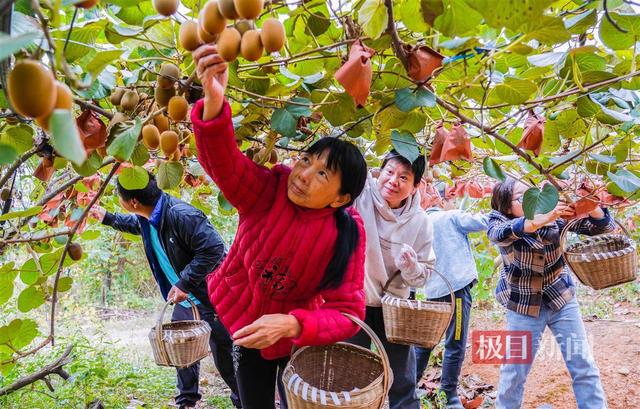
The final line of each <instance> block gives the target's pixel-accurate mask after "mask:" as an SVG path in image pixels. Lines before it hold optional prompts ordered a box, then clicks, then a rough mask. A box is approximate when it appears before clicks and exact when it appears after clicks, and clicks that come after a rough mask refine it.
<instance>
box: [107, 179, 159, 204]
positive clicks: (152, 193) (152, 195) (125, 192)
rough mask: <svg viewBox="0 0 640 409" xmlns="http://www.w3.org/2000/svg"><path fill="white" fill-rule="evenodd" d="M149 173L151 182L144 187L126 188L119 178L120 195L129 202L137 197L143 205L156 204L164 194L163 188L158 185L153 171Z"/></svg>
mask: <svg viewBox="0 0 640 409" xmlns="http://www.w3.org/2000/svg"><path fill="white" fill-rule="evenodd" d="M148 173H149V183H147V186H146V187H144V188H143V189H131V190H129V189H125V188H124V187H122V185H121V184H120V178H118V182H117V185H118V195H120V197H121V198H122V199H124V200H126V201H127V202H128V201H130V200H131V199H136V200H137V201H138V202H140V204H142V205H143V206H155V205H156V203H158V200H160V196H162V190H160V188H159V187H158V183H157V182H156V177H155V176H153V174H152V173H151V172H148Z"/></svg>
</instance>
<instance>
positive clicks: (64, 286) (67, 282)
mask: <svg viewBox="0 0 640 409" xmlns="http://www.w3.org/2000/svg"><path fill="white" fill-rule="evenodd" d="M72 285H73V278H71V277H61V278H60V280H58V291H59V292H61V293H64V292H66V291H69V290H70V289H71V286H72Z"/></svg>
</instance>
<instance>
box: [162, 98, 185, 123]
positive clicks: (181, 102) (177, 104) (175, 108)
mask: <svg viewBox="0 0 640 409" xmlns="http://www.w3.org/2000/svg"><path fill="white" fill-rule="evenodd" d="M188 110H189V103H188V102H187V99H186V98H185V97H183V96H182V95H176V96H175V97H172V98H171V99H170V100H169V107H168V108H167V114H168V115H169V118H171V119H173V120H174V121H176V122H180V121H184V120H185V119H186V118H187V111H188Z"/></svg>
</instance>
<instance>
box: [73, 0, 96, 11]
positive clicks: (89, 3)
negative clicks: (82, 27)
mask: <svg viewBox="0 0 640 409" xmlns="http://www.w3.org/2000/svg"><path fill="white" fill-rule="evenodd" d="M98 1H99V0H85V1H82V2H80V3H76V7H80V8H82V9H90V8H92V7H93V6H95V5H96V4H98Z"/></svg>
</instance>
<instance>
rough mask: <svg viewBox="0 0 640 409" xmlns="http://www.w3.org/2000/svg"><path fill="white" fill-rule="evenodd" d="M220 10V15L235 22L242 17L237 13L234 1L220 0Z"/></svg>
mask: <svg viewBox="0 0 640 409" xmlns="http://www.w3.org/2000/svg"><path fill="white" fill-rule="evenodd" d="M218 8H219V9H220V14H222V15H223V16H225V18H228V19H229V20H235V19H237V18H238V17H240V16H239V15H238V12H237V11H236V6H234V5H233V0H218Z"/></svg>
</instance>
